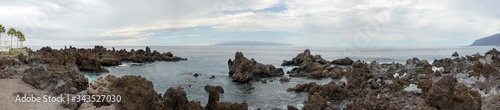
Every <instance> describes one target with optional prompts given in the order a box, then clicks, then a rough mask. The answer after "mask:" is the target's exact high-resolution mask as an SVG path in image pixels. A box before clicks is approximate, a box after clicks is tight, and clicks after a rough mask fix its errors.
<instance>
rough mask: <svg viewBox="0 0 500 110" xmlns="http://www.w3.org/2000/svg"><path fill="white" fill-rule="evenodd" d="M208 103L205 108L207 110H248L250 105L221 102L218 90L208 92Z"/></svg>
mask: <svg viewBox="0 0 500 110" xmlns="http://www.w3.org/2000/svg"><path fill="white" fill-rule="evenodd" d="M207 92H208V94H209V96H208V103H207V105H206V106H205V109H206V110H248V105H247V103H246V102H243V103H231V102H219V91H218V90H216V89H209V90H207Z"/></svg>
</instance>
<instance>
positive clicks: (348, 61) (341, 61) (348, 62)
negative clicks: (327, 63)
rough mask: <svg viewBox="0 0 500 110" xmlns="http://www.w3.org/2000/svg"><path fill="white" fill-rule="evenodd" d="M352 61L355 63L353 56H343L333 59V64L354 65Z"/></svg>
mask: <svg viewBox="0 0 500 110" xmlns="http://www.w3.org/2000/svg"><path fill="white" fill-rule="evenodd" d="M352 63H354V61H352V60H351V58H349V57H345V58H341V59H337V60H333V61H332V64H335V65H352Z"/></svg>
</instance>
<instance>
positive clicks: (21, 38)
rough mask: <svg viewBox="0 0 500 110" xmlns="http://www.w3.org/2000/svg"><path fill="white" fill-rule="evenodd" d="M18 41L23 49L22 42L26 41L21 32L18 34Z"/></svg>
mask: <svg viewBox="0 0 500 110" xmlns="http://www.w3.org/2000/svg"><path fill="white" fill-rule="evenodd" d="M18 40H19V41H21V48H22V47H23V42H24V41H26V38H25V37H24V34H23V33H22V32H19V39H18Z"/></svg>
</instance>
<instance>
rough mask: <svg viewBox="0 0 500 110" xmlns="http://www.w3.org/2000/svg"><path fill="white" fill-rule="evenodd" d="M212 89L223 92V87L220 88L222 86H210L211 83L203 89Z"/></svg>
mask: <svg viewBox="0 0 500 110" xmlns="http://www.w3.org/2000/svg"><path fill="white" fill-rule="evenodd" d="M212 90H214V91H217V92H219V93H224V88H222V86H211V85H207V86H205V91H207V92H209V91H212Z"/></svg>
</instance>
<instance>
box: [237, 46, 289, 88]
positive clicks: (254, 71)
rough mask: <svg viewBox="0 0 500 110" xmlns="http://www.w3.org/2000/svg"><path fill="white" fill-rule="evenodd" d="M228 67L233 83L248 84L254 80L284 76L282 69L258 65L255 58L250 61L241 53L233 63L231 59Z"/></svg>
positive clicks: (238, 53)
mask: <svg viewBox="0 0 500 110" xmlns="http://www.w3.org/2000/svg"><path fill="white" fill-rule="evenodd" d="M228 66H229V76H231V77H232V80H233V82H239V83H247V82H249V81H250V80H251V79H254V78H255V79H258V78H267V77H274V76H282V75H283V74H284V73H283V69H282V68H276V67H274V66H273V65H270V64H268V65H264V64H261V63H258V62H257V61H255V60H254V59H253V58H252V59H251V60H248V59H247V58H246V57H245V56H243V53H241V52H236V54H235V57H234V60H233V61H231V59H229V61H228Z"/></svg>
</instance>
